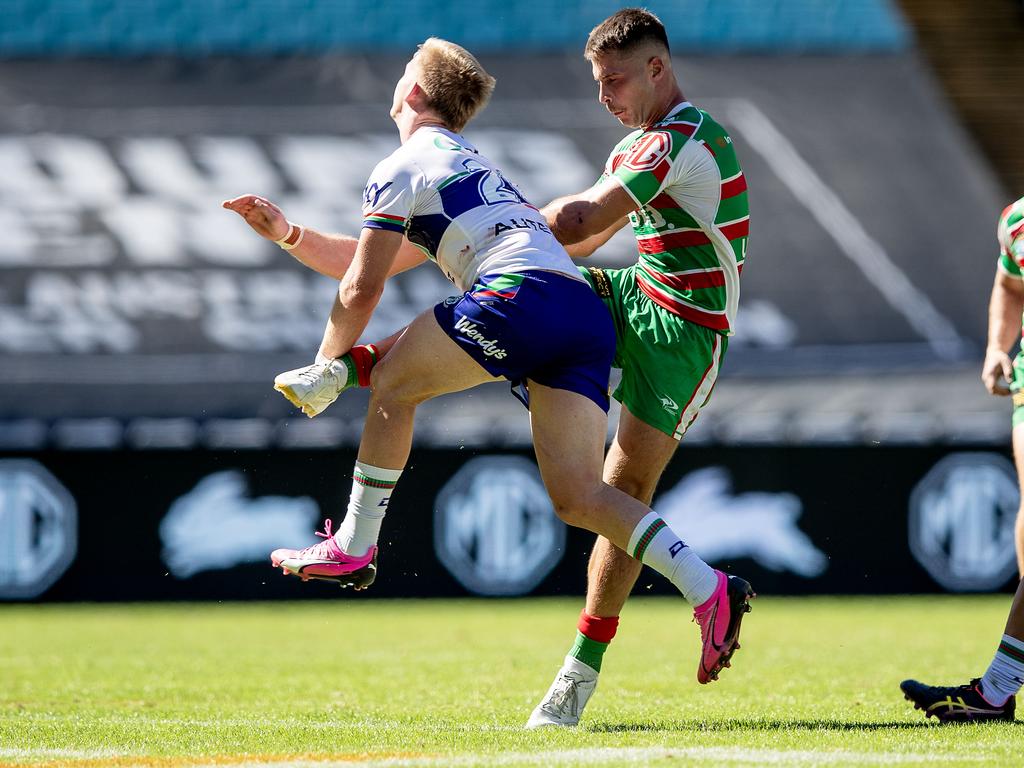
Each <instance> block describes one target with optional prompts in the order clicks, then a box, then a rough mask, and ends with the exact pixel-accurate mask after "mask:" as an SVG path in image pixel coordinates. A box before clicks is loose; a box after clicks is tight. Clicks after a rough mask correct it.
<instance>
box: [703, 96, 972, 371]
mask: <svg viewBox="0 0 1024 768" xmlns="http://www.w3.org/2000/svg"><path fill="white" fill-rule="evenodd" d="M721 101H722V103H723V104H727V105H728V106H727V107H726V111H727V112H728V115H729V120H730V122H731V123H733V124H734V125H735V126H736V127H737V128H738V129H739V130H740V131H741V132H742V133H743V136H744V138H746V139H747V141H748V142H750V146H751V147H753V148H754V151H756V152H757V153H758V154H759V155H760V156H761V158H762V159H763V160H764V161H765V162H766V163H767V164H768V167H769V168H771V169H772V170H773V171H774V172H775V175H776V176H778V177H779V179H781V180H782V182H783V183H784V184H785V185H786V186H787V187H788V188H789V190H790V191H791V192H792V193H793V195H794V196H795V197H796V199H797V200H798V201H800V203H802V204H803V206H804V207H805V208H807V210H808V212H809V213H810V214H811V216H812V217H813V218H814V219H815V220H816V221H817V222H818V223H819V224H820V225H821V227H822V229H824V230H825V232H827V233H828V234H829V236H830V237H831V238H832V240H833V241H834V242H835V243H836V245H837V246H838V247H839V250H840V252H841V253H843V254H844V255H845V256H846V257H847V258H848V259H850V261H852V262H853V264H854V265H855V266H856V267H857V268H858V269H859V270H860V271H861V274H863V275H864V277H865V279H866V280H867V281H868V282H869V283H870V284H871V285H873V286H874V287H875V288H876V289H877V290H878V292H879V293H881V294H882V296H883V298H885V300H886V301H887V302H888V303H889V305H890V306H891V307H892V308H893V309H894V310H895V311H896V312H897V313H899V314H900V315H902V316H903V317H904V319H905V320H906V321H907V322H908V323H909V324H910V327H911V328H913V329H914V330H916V331H917V332H918V333H920V334H921V335H922V336H923V337H924V338H925V339H927V340H928V343H929V344H930V345H931V346H932V349H934V350H935V352H936V354H938V355H940V356H942V357H948V358H951V359H952V358H955V357H957V356H958V355H959V353H960V352H961V351H962V350H963V348H964V340H963V339H962V338H961V337H960V334H958V333H957V331H956V328H955V327H954V326H953V324H952V323H951V322H950V321H949V320H948V319H947V318H946V317H945V316H944V315H943V314H942V313H941V312H939V310H938V309H937V308H936V307H935V305H934V304H932V302H931V299H929V298H928V296H927V295H925V294H924V293H923V292H922V291H920V290H918V288H917V286H915V285H914V284H913V283H912V282H911V281H910V278H909V277H907V275H906V273H904V272H903V270H901V269H900V268H899V267H898V266H897V265H896V264H895V263H894V262H893V260H892V259H891V258H890V257H889V254H888V253H886V251H885V248H883V247H882V245H881V244H880V243H879V242H878V241H877V240H875V239H874V238H873V237H871V235H869V234H868V232H867V230H866V229H865V228H864V226H863V225H862V224H861V223H860V221H859V220H858V219H857V217H856V216H854V215H853V213H851V212H850V209H849V208H847V207H846V206H845V205H844V204H843V202H842V200H840V199H839V195H837V194H836V193H835V191H833V190H832V188H831V187H829V186H828V185H827V184H826V183H825V182H824V181H822V179H821V177H820V176H818V174H817V173H816V172H815V171H814V169H813V168H811V166H810V165H809V164H808V163H807V162H806V161H805V160H804V159H803V158H802V157H801V156H800V155H799V153H797V151H796V148H795V147H794V146H793V145H792V144H791V143H790V141H789V140H788V139H787V138H786V137H785V136H783V135H782V133H781V132H780V131H779V130H778V129H777V128H776V127H775V126H774V125H773V124H772V122H771V121H770V120H769V119H768V118H767V117H766V116H765V114H764V113H763V112H762V111H761V110H760V109H758V108H757V107H756V106H755V105H754V104H753V103H752V102H750V101H747V100H746V99H722V100H721Z"/></svg>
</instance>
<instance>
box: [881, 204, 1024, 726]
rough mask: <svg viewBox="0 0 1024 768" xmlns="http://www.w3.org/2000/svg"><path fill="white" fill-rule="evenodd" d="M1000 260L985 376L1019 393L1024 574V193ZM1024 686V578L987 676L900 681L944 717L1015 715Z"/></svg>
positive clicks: (917, 703) (1006, 216) (1007, 223)
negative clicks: (1023, 341) (951, 681)
mask: <svg viewBox="0 0 1024 768" xmlns="http://www.w3.org/2000/svg"><path fill="white" fill-rule="evenodd" d="M996 237H997V239H998V240H999V260H998V262H997V264H998V267H997V269H996V279H995V284H994V285H993V286H992V298H991V299H990V301H989V310H988V347H987V349H986V350H985V362H984V363H983V364H982V366H981V380H982V381H983V382H984V384H985V388H986V389H988V391H989V392H991V393H992V394H993V395H999V396H1006V395H1011V394H1012V395H1013V422H1012V423H1013V457H1014V461H1015V463H1016V465H1017V480H1018V482H1019V483H1021V501H1022V506H1021V509H1020V510H1018V512H1017V525H1016V543H1017V567H1018V573H1019V576H1020V577H1021V578H1022V579H1024V350H1022V351H1020V352H1018V354H1017V357H1016V358H1015V359H1014V360H1013V361H1012V362H1011V360H1010V356H1009V355H1008V354H1007V350H1008V349H1011V348H1012V347H1013V345H1014V344H1015V343H1016V342H1017V341H1018V340H1019V339H1020V338H1021V329H1022V327H1024V198H1021V199H1020V200H1018V201H1017V202H1015V203H1013V204H1012V205H1009V206H1007V207H1006V209H1005V210H1004V211H1003V213H1002V214H1001V215H1000V217H999V224H998V227H997V231H996ZM1022 685H1024V581H1022V582H1021V583H1020V585H1019V586H1018V587H1017V595H1016V597H1015V598H1014V600H1013V605H1012V606H1011V607H1010V617H1009V619H1008V620H1007V622H1006V628H1005V630H1004V633H1003V639H1002V640H1001V641H1000V643H999V648H998V649H997V650H996V654H995V657H994V658H993V659H992V663H991V664H990V665H989V668H988V671H987V672H986V673H985V675H984V677H982V678H979V679H975V680H971V681H970V682H969V683H967V684H966V685H961V686H955V687H942V686H939V687H935V686H929V685H924V684H922V683H919V682H917V681H916V680H904V681H903V683H901V684H900V688H902V689H903V693H904V695H905V696H906V697H907V698H908V699H910V700H911V701H913V702H914V707H915V708H917V709H923V710H924V712H925V715H926V716H928V717H931V716H932V715H935V716H936V717H938V718H939V720H941V721H942V722H962V721H978V720H1013V717H1014V715H1013V713H1014V709H1015V707H1016V699H1015V694H1016V693H1017V692H1018V691H1019V690H1020V689H1021V686H1022Z"/></svg>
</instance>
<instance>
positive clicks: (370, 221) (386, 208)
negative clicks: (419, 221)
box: [363, 153, 426, 234]
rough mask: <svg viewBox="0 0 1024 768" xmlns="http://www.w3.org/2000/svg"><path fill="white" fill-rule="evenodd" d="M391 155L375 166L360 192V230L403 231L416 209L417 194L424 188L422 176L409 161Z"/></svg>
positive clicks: (424, 183) (405, 158) (406, 158)
mask: <svg viewBox="0 0 1024 768" xmlns="http://www.w3.org/2000/svg"><path fill="white" fill-rule="evenodd" d="M396 155H399V153H395V154H394V155H391V156H390V157H388V158H385V159H384V160H382V161H381V162H379V163H378V164H377V167H376V168H374V169H373V172H372V173H371V174H370V178H369V180H368V181H367V182H366V187H365V188H364V189H363V226H364V227H366V228H369V229H386V230H389V231H391V232H401V233H403V234H404V233H405V231H406V230H407V229H408V227H409V220H410V219H411V218H412V216H413V214H414V213H415V212H416V211H415V206H416V197H417V192H418V191H419V190H422V189H423V188H424V187H425V186H426V180H425V178H424V176H423V172H422V171H420V169H419V168H418V167H417V165H416V164H415V163H414V162H411V161H410V160H409V158H408V157H407V156H406V157H401V156H396Z"/></svg>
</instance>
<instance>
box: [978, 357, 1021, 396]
mask: <svg viewBox="0 0 1024 768" xmlns="http://www.w3.org/2000/svg"><path fill="white" fill-rule="evenodd" d="M981 381H982V382H983V383H984V384H985V389H987V390H988V391H989V393H990V394H993V395H1003V396H1005V395H1008V394H1010V388H1009V386H1008V383H1009V382H1011V381H1013V362H1012V361H1011V360H1010V356H1009V355H1008V354H1006V352H1004V351H1003V350H1001V349H999V348H997V347H989V348H988V349H986V350H985V362H984V363H982V365H981Z"/></svg>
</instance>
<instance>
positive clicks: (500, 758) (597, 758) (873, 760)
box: [237, 747, 958, 768]
mask: <svg viewBox="0 0 1024 768" xmlns="http://www.w3.org/2000/svg"><path fill="white" fill-rule="evenodd" d="M955 759H958V758H956V757H953V756H948V755H935V754H930V753H929V754H925V753H886V752H882V753H872V752H854V751H849V750H837V751H822V752H815V751H810V750H774V749H747V748H741V747H680V748H672V747H592V748H584V749H560V750H545V751H536V752H507V753H504V754H495V755H450V756H444V757H409V758H386V759H383V760H374V759H372V758H369V759H367V760H365V761H356V762H349V761H344V762H340V761H339V762H331V761H324V762H316V761H310V760H297V761H294V762H268V763H260V762H246V763H240V764H238V766H237V768H331V767H332V766H337V768H343V767H344V768H351V766H359V768H432V767H433V766H474V765H481V766H495V765H538V766H550V765H570V766H576V765H604V764H608V763H614V764H616V765H628V764H639V765H647V764H649V763H651V762H652V761H654V760H664V761H673V762H674V761H677V760H691V761H694V763H695V764H697V765H711V764H715V765H758V766H761V765H783V766H803V765H807V766H818V765H829V766H836V765H851V766H852V765H857V766H869V765H881V766H885V765H934V764H936V763H940V762H945V761H950V760H955Z"/></svg>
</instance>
